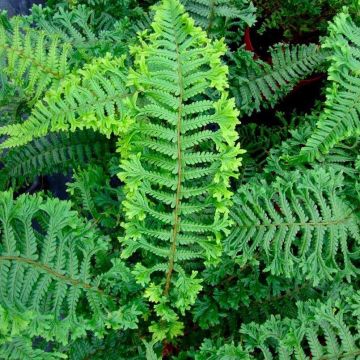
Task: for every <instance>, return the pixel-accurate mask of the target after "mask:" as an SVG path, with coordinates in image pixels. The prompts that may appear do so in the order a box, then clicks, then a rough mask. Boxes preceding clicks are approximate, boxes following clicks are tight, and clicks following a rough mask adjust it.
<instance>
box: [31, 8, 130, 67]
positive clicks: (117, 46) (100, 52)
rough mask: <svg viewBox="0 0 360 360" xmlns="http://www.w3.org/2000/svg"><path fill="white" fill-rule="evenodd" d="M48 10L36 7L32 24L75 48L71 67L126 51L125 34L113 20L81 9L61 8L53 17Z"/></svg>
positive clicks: (33, 9)
mask: <svg viewBox="0 0 360 360" xmlns="http://www.w3.org/2000/svg"><path fill="white" fill-rule="evenodd" d="M46 10H48V9H46V8H45V9H43V8H42V7H40V6H33V8H32V15H31V18H30V19H29V21H30V22H31V23H32V24H34V26H36V27H37V28H38V29H40V30H42V31H44V32H45V33H46V34H48V35H49V36H57V37H58V38H59V39H60V40H61V41H62V42H64V43H70V44H71V45H72V49H73V51H72V54H71V59H70V61H71V63H72V64H74V65H75V67H79V65H81V63H83V62H84V61H91V59H92V58H93V57H102V56H105V54H106V53H107V52H111V53H112V54H114V55H120V54H123V53H124V52H125V50H126V45H125V39H124V34H123V32H121V31H120V30H121V29H120V28H119V25H118V24H117V23H115V24H114V19H113V18H111V19H108V17H107V16H106V15H105V14H104V13H102V14H101V15H99V16H96V15H95V13H94V11H92V9H91V8H89V7H87V6H85V5H79V6H77V7H75V8H74V9H72V10H70V11H67V10H65V9H64V8H63V7H60V8H59V9H58V11H57V12H56V13H55V14H51V15H52V16H51V17H50V16H49V15H48V12H47V11H46Z"/></svg>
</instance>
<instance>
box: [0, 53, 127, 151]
mask: <svg viewBox="0 0 360 360" xmlns="http://www.w3.org/2000/svg"><path fill="white" fill-rule="evenodd" d="M125 81H126V72H125V68H124V58H122V57H121V58H111V56H110V55H108V56H106V57H104V58H100V59H95V60H94V61H93V62H92V63H90V64H87V65H85V66H84V68H83V69H80V70H78V71H77V72H76V73H75V74H70V75H68V76H67V77H66V79H64V80H63V81H62V82H61V85H60V86H59V87H57V88H53V89H50V90H49V91H48V92H47V93H46V94H45V97H44V99H43V100H41V101H39V102H37V103H36V104H35V107H34V109H33V111H32V113H31V115H30V116H29V118H28V119H27V120H26V121H24V122H23V123H21V124H15V125H10V126H5V127H2V128H0V134H6V135H8V136H9V138H8V139H6V140H5V141H4V142H3V143H2V144H1V145H0V147H1V148H3V149H4V148H8V147H15V146H21V145H24V144H26V143H28V142H30V141H32V140H34V139H36V138H39V137H43V136H45V135H47V133H49V132H58V131H75V130H77V129H80V130H82V129H92V130H95V131H99V132H100V133H102V134H104V135H106V136H108V137H109V136H110V135H111V134H112V133H115V134H117V133H119V127H120V121H121V119H122V118H123V117H124V116H125V105H124V100H125V99H126V98H127V97H128V92H129V91H128V89H126V87H125Z"/></svg>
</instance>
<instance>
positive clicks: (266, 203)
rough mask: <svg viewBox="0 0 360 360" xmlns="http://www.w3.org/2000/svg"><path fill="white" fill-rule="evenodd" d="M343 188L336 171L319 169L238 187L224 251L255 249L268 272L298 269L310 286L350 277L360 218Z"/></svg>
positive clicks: (238, 253) (291, 272) (247, 254)
mask: <svg viewBox="0 0 360 360" xmlns="http://www.w3.org/2000/svg"><path fill="white" fill-rule="evenodd" d="M342 187H343V176H342V175H341V173H336V172H335V171H334V170H331V169H330V170H329V171H325V170H324V169H322V168H318V169H315V170H308V171H305V170H304V171H302V172H301V173H300V172H298V171H295V172H293V173H291V172H289V173H285V174H284V175H283V176H282V177H281V178H280V177H279V178H277V179H276V180H275V181H274V182H273V183H270V184H268V183H265V182H262V183H259V184H251V185H249V186H244V187H243V188H240V190H239V191H238V193H237V195H236V196H235V197H234V203H235V206H234V207H233V210H232V213H231V215H232V218H233V219H234V221H235V226H234V227H233V231H232V234H231V235H230V236H229V238H228V239H227V241H226V249H227V251H228V252H229V253H230V254H232V255H233V256H244V257H246V258H249V257H251V256H252V255H253V253H254V252H256V251H257V250H260V252H261V253H263V254H264V255H265V262H266V263H267V268H266V270H267V271H270V272H271V273H272V274H276V275H281V274H283V275H285V276H287V277H291V276H294V274H295V273H300V274H301V275H302V276H304V277H305V278H306V279H309V280H311V281H312V282H313V283H314V284H315V285H316V284H318V283H319V282H320V281H321V280H323V279H327V280H331V279H333V278H334V276H335V275H338V276H342V277H346V278H347V279H348V280H350V278H351V277H354V276H357V274H358V272H359V271H358V269H357V268H356V266H355V264H354V261H355V259H356V254H357V252H358V248H359V243H360V237H359V220H358V218H357V216H356V214H355V209H354V208H353V206H351V205H350V204H348V203H347V202H346V200H345V199H344V196H342V195H341V191H342Z"/></svg>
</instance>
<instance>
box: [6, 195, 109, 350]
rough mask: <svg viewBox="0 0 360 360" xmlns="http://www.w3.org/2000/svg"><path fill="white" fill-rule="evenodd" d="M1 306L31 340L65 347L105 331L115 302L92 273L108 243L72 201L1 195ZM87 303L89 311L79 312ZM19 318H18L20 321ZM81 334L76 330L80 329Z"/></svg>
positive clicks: (100, 278) (98, 277)
mask: <svg viewBox="0 0 360 360" xmlns="http://www.w3.org/2000/svg"><path fill="white" fill-rule="evenodd" d="M0 201H1V203H0V222H1V248H0V250H1V255H0V274H1V275H0V276H1V294H0V303H1V306H2V307H3V308H6V309H7V311H8V312H9V314H8V316H9V317H10V319H11V318H12V317H13V318H14V319H15V320H14V321H18V322H19V320H20V319H22V321H23V322H24V323H25V324H26V333H27V334H29V335H30V336H34V335H41V336H42V337H44V338H45V339H47V340H51V339H54V340H57V341H60V342H63V343H66V342H67V341H68V339H69V336H70V335H71V337H73V338H75V339H76V338H77V337H79V336H83V335H84V333H85V332H86V330H89V329H93V330H95V331H96V332H98V333H99V334H100V333H101V332H103V331H104V328H105V324H106V321H107V316H108V313H107V312H108V310H107V309H109V306H111V301H110V299H109V298H107V295H106V294H105V293H104V292H103V290H101V289H100V285H101V280H102V277H103V276H96V277H95V276H93V275H92V274H91V271H92V270H91V261H92V258H93V257H94V256H95V254H96V253H97V252H99V251H103V250H105V249H106V241H105V239H102V238H101V237H99V236H98V234H97V233H96V231H94V229H92V228H91V227H90V226H89V224H86V223H84V221H82V220H81V219H79V218H78V217H77V214H76V213H75V212H74V211H72V210H71V208H70V204H69V203H68V202H61V201H59V200H56V199H53V200H50V199H49V200H44V199H42V198H41V197H40V196H25V195H23V196H21V197H19V198H18V199H16V200H14V199H13V194H12V193H11V192H3V193H1V198H0ZM84 301H86V302H87V303H88V306H89V310H90V312H89V313H81V311H80V312H79V306H78V305H79V303H82V304H83V306H84V305H85V303H84ZM16 318H19V319H18V320H16ZM75 330H76V331H75Z"/></svg>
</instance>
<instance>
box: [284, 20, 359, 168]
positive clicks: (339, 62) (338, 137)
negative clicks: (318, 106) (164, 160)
mask: <svg viewBox="0 0 360 360" xmlns="http://www.w3.org/2000/svg"><path fill="white" fill-rule="evenodd" d="M329 29H330V35H329V37H328V38H327V39H326V41H325V43H324V45H323V48H324V49H330V50H331V55H330V57H329V60H330V62H331V66H330V67H329V70H328V79H329V80H330V81H331V86H330V87H329V88H328V89H327V96H326V102H325V109H324V112H323V113H322V114H321V115H320V117H319V121H318V123H317V128H316V130H315V131H314V133H313V134H312V135H311V136H310V138H309V139H308V140H307V142H306V144H305V146H304V147H303V148H302V149H301V151H300V153H299V155H298V156H294V157H290V158H288V159H287V160H289V161H290V162H292V163H299V162H311V161H314V160H315V159H317V158H319V157H321V155H322V154H326V153H328V152H329V151H330V149H331V148H333V147H334V146H335V145H336V144H338V143H339V142H341V141H343V140H345V139H347V138H349V137H352V136H359V135H360V119H359V114H360V76H359V74H360V55H359V54H360V35H359V31H360V30H359V27H358V26H356V25H355V23H354V22H353V21H352V20H351V18H350V15H349V14H348V13H341V14H339V15H337V16H336V17H335V19H334V21H333V23H331V24H330V27H329Z"/></svg>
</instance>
